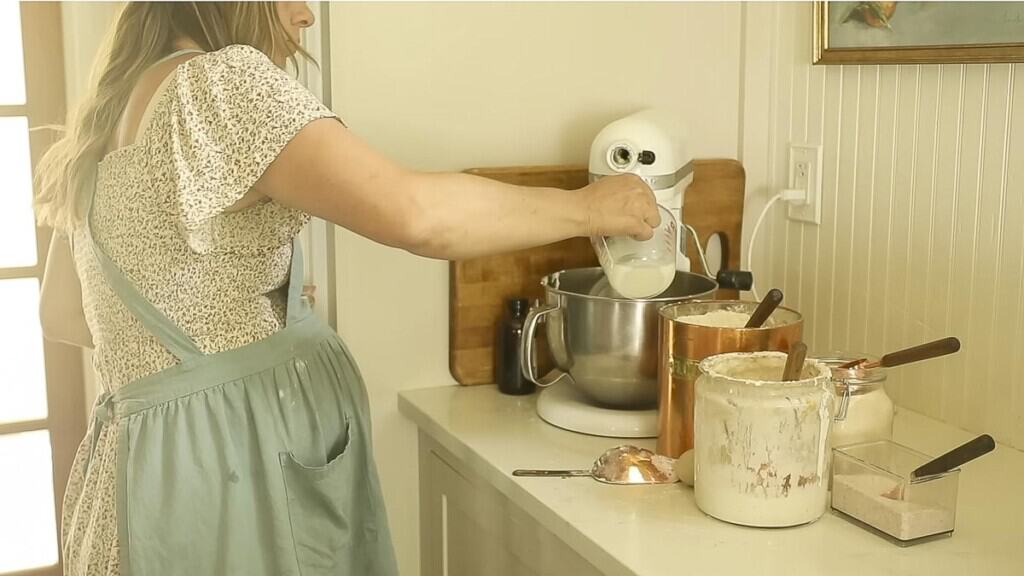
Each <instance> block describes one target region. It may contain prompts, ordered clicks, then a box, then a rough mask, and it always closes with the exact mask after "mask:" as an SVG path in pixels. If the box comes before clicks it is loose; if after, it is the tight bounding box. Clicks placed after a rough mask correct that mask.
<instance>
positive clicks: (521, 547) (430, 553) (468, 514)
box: [419, 431, 602, 576]
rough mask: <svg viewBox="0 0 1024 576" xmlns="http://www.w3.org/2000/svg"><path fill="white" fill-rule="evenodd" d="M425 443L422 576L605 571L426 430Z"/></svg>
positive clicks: (596, 575)
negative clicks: (574, 549)
mask: <svg viewBox="0 0 1024 576" xmlns="http://www.w3.org/2000/svg"><path fill="white" fill-rule="evenodd" d="M419 444H420V448H419V466H420V551H421V569H420V573H421V575H422V576H534V575H536V576H549V575H551V576H554V575H566V576H600V575H601V574H602V572H601V571H599V570H597V569H596V568H594V566H593V565H591V564H590V563H589V562H587V561H586V560H585V559H584V558H583V557H581V556H580V555H579V554H577V553H576V552H575V551H573V550H572V549H570V548H569V547H568V546H567V545H566V544H565V543H564V542H562V541H561V540H559V539H558V538H557V537H556V536H555V535H554V534H552V533H551V532H550V531H549V530H547V529H546V528H544V527H542V526H541V525H540V524H539V523H537V522H536V521H535V520H534V519H533V518H532V517H531V516H530V515H529V514H527V513H526V512H525V511H523V510H522V509H521V508H520V507H519V506H517V505H516V504H514V503H512V502H511V501H510V500H509V499H508V498H507V497H505V496H504V495H503V494H501V493H500V492H499V491H498V490H497V489H496V488H494V487H493V486H491V485H490V484H488V483H487V482H486V481H485V480H483V479H482V478H480V477H479V476H477V475H475V474H473V473H471V472H469V470H468V467H467V466H464V465H462V463H461V462H460V461H459V460H458V459H457V458H455V457H454V456H453V455H452V454H451V453H450V452H448V451H447V450H445V449H444V448H443V447H442V446H441V445H440V444H438V443H437V442H436V441H434V440H433V439H432V438H430V437H429V436H427V435H425V434H423V432H422V431H421V432H420V435H419ZM556 481H557V480H556Z"/></svg>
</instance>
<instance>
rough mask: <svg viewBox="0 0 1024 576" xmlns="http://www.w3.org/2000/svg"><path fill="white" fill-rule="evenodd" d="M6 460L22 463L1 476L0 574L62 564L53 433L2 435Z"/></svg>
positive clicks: (0, 448)
mask: <svg viewBox="0 0 1024 576" xmlns="http://www.w3.org/2000/svg"><path fill="white" fill-rule="evenodd" d="M0 462H4V463H5V464H7V463H12V462H17V467H16V470H17V474H14V473H7V472H5V473H4V474H0V510H2V511H3V513H0V542H2V543H3V545H2V546H0V573H5V572H14V571H18V570H28V569H30V568H39V567H41V566H52V565H54V564H56V563H57V526H56V524H57V521H56V519H55V518H54V514H55V509H54V503H53V468H52V465H51V463H50V462H51V461H50V433H49V432H47V431H46V430H37V431H35V432H23V433H21V434H7V435H4V436H0Z"/></svg>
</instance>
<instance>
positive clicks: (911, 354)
mask: <svg viewBox="0 0 1024 576" xmlns="http://www.w3.org/2000/svg"><path fill="white" fill-rule="evenodd" d="M959 350H960V341H959V340H957V339H956V338H954V337H952V336H950V337H949V338H942V339H941V340H935V341H934V342H928V343H926V344H920V345H918V346H913V347H911V348H905V349H903V350H897V351H896V352H889V353H888V354H886V355H885V356H882V358H881V359H880V360H876V361H874V362H867V361H866V359H865V358H861V359H859V360H854V361H852V362H847V363H846V364H842V365H841V366H839V367H840V368H856V367H861V368H865V369H869V370H870V369H872V368H878V367H879V366H881V367H882V368H894V367H896V366H902V365H904V364H910V363H911V362H920V361H921V360H929V359H931V358H938V357H940V356H946V355H947V354H953V353H954V352H957V351H959Z"/></svg>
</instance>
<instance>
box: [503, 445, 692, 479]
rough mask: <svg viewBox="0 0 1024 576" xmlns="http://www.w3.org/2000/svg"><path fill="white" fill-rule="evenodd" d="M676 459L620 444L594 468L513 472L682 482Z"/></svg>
mask: <svg viewBox="0 0 1024 576" xmlns="http://www.w3.org/2000/svg"><path fill="white" fill-rule="evenodd" d="M672 464H673V460H672V458H669V457H667V456H661V455H659V454H655V453H653V452H651V451H650V450H647V449H646V448H638V447H636V446H628V445H627V446H617V447H615V448H612V449H610V450H607V451H606V452H605V453H604V454H601V457H600V458H598V459H597V461H595V462H594V465H593V466H592V467H591V468H590V470H515V471H513V472H512V475H513V476H535V477H547V478H550V477H555V478H573V477H580V476H585V477H590V478H593V479H594V480H597V481H598V482H604V483H605V484H671V483H673V482H678V481H679V478H678V477H677V476H676V473H675V470H673V467H672Z"/></svg>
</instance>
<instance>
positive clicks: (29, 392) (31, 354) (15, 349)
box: [0, 278, 47, 423]
mask: <svg viewBox="0 0 1024 576" xmlns="http://www.w3.org/2000/svg"><path fill="white" fill-rule="evenodd" d="M0 318H2V319H3V321H2V322H0V398H2V399H3V401H0V423H5V422H24V421H28V420H42V419H43V418H46V412H47V409H46V371H45V369H44V366H45V364H44V362H43V334H42V329H41V328H40V326H39V281H38V280H36V279H35V278H19V279H15V280H0Z"/></svg>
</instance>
